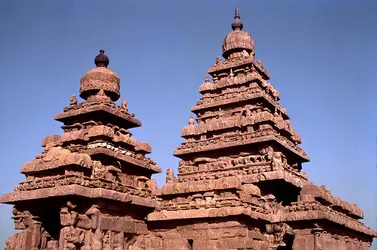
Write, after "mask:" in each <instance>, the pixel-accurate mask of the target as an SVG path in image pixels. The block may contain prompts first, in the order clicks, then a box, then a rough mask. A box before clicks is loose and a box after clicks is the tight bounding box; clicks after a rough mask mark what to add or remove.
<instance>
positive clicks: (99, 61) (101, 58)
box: [94, 49, 110, 68]
mask: <svg viewBox="0 0 377 250" xmlns="http://www.w3.org/2000/svg"><path fill="white" fill-rule="evenodd" d="M94 63H95V65H96V66H97V67H105V68H107V66H108V65H109V63H110V62H109V58H108V57H107V56H105V51H104V50H103V49H101V50H100V51H99V54H98V55H97V56H96V58H94Z"/></svg>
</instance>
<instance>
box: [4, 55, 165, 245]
mask: <svg viewBox="0 0 377 250" xmlns="http://www.w3.org/2000/svg"><path fill="white" fill-rule="evenodd" d="M95 64H96V67H95V68H93V69H91V70H89V71H88V72H87V73H86V74H85V76H84V77H83V78H82V79H81V82H80V96H81V97H82V98H83V99H84V100H85V101H84V102H82V103H78V101H77V98H76V97H75V96H71V99H70V104H69V106H68V107H66V108H64V112H62V113H59V114H57V115H56V116H55V120H57V121H60V122H62V123H64V125H63V126H62V129H63V131H64V133H63V135H62V136H58V135H50V136H47V137H46V138H45V139H44V140H43V142H42V146H43V148H44V152H43V153H42V154H40V155H37V156H36V158H35V160H33V161H31V162H28V163H26V164H25V165H24V166H23V167H22V168H21V173H22V174H24V175H25V176H26V180H25V181H23V182H21V183H20V184H19V185H18V186H16V187H15V190H14V192H13V193H9V194H5V195H3V196H2V197H1V200H0V201H1V202H2V203H8V204H13V205H14V208H13V214H14V217H13V220H14V223H15V228H16V230H22V231H21V232H20V233H16V234H15V235H13V236H12V237H11V238H9V240H8V241H7V243H6V249H9V250H36V249H51V250H52V249H54V250H57V249H59V250H66V249H83V250H89V249H93V250H94V249H117V250H120V249H128V248H127V246H128V245H129V244H130V240H131V241H132V238H133V237H135V236H137V235H139V234H145V233H147V232H148V229H147V225H146V223H145V220H144V218H145V216H146V215H147V214H148V213H149V212H152V211H153V210H154V208H155V206H156V205H157V202H156V199H155V196H154V195H153V193H154V192H155V191H156V188H157V186H156V182H155V180H153V179H151V175H152V174H154V173H159V172H161V169H160V168H159V167H157V166H156V163H155V162H154V161H152V160H150V159H149V158H147V157H146V156H145V155H146V154H148V153H150V152H151V147H150V145H149V144H147V143H144V142H137V141H136V140H135V139H134V138H133V137H132V134H131V133H130V131H129V130H128V129H130V128H134V127H140V126H141V122H140V121H139V120H137V119H135V117H134V114H130V113H129V112H128V107H127V103H126V101H125V100H123V101H122V104H121V105H120V106H119V105H117V104H115V103H114V102H115V101H117V100H118V98H119V97H120V85H119V84H120V80H119V77H118V76H117V75H116V74H115V73H114V72H113V71H112V70H110V69H109V68H108V67H107V66H108V64H109V59H108V57H107V56H106V55H105V54H104V51H103V50H101V51H100V54H99V55H98V56H97V57H96V58H95Z"/></svg>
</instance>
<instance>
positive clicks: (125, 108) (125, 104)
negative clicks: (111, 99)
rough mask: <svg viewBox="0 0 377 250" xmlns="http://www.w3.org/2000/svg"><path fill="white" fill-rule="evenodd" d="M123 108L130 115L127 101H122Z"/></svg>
mask: <svg viewBox="0 0 377 250" xmlns="http://www.w3.org/2000/svg"><path fill="white" fill-rule="evenodd" d="M121 108H122V109H123V110H124V111H125V112H126V113H128V106H127V102H126V100H122V104H121Z"/></svg>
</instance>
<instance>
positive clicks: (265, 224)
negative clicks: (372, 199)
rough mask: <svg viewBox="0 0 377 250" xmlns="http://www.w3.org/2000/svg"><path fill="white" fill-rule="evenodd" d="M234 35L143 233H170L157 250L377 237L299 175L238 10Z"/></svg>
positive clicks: (354, 212) (355, 241)
mask: <svg viewBox="0 0 377 250" xmlns="http://www.w3.org/2000/svg"><path fill="white" fill-rule="evenodd" d="M232 29H233V31H231V32H230V33H229V34H228V35H227V36H226V38H225V40H224V42H223V44H222V56H223V58H224V60H222V59H221V58H220V57H218V58H217V59H216V63H215V65H213V66H212V67H211V68H210V69H209V71H208V74H209V75H210V76H211V77H209V76H207V77H206V78H205V82H204V83H203V84H202V85H201V86H200V88H199V92H200V93H201V94H202V96H201V98H200V100H199V102H197V104H196V105H195V106H194V107H193V108H192V109H191V111H192V112H193V113H194V114H195V115H196V119H194V118H193V116H191V117H190V119H189V124H188V126H186V127H184V128H183V130H182V137H183V138H184V139H185V142H183V143H182V145H181V146H179V147H178V149H177V151H176V152H175V153H174V155H175V156H177V157H179V158H181V161H180V163H179V173H178V178H176V177H175V176H174V173H173V171H172V170H171V169H168V171H167V179H166V182H167V183H166V184H165V185H164V187H163V189H162V191H161V199H162V201H161V204H160V206H159V207H158V210H159V211H156V212H154V213H152V214H150V215H149V216H148V220H149V221H150V225H151V227H152V228H155V230H157V231H159V232H160V234H161V235H162V237H165V238H167V237H170V242H169V243H166V244H167V245H166V246H169V247H170V248H169V247H168V248H165V249H200V250H202V249H211V250H212V249H213V250H215V249H217V250H219V249H224V250H225V249H297V250H298V249H300V250H306V249H308V250H311V249H326V250H329V249H334V250H335V249H337V250H338V249H370V243H371V241H372V238H373V237H375V236H376V233H375V232H374V231H372V230H371V229H369V228H367V227H365V226H364V225H363V224H362V223H361V222H359V221H358V220H357V219H361V218H362V217H363V213H362V212H361V210H360V209H359V208H358V207H357V206H356V205H350V204H348V203H346V202H343V201H341V200H340V199H339V198H335V197H333V196H332V195H331V193H330V191H329V190H328V189H327V188H326V187H324V186H322V187H319V186H316V185H313V184H311V183H310V182H309V181H308V179H307V177H306V174H305V173H303V172H301V169H302V167H301V164H302V163H304V162H308V161H309V158H308V157H307V155H306V153H305V152H304V151H303V150H302V149H301V148H300V147H299V145H300V143H301V138H300V135H299V134H298V133H297V132H295V130H294V129H293V127H292V125H291V123H290V122H289V116H288V114H287V112H286V110H285V109H284V108H283V107H282V106H281V105H280V104H279V103H278V101H279V99H280V96H279V93H278V91H277V90H276V89H274V88H273V87H272V86H271V84H270V83H269V82H268V80H269V78H270V76H269V74H268V73H267V71H266V69H265V68H264V67H263V65H262V63H261V61H259V60H258V61H256V60H255V50H254V40H253V39H252V38H251V37H250V35H249V34H248V33H247V32H245V31H243V23H242V21H241V19H240V15H239V12H238V9H236V12H235V17H234V21H233V23H232ZM211 78H212V81H211ZM173 225H174V226H173ZM167 228H171V229H170V230H167ZM163 232H164V233H163ZM169 244H170V245H169ZM158 249H160V248H158ZM161 249H163V248H161Z"/></svg>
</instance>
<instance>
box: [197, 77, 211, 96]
mask: <svg viewBox="0 0 377 250" xmlns="http://www.w3.org/2000/svg"><path fill="white" fill-rule="evenodd" d="M212 89H213V84H212V83H211V82H210V80H209V77H208V76H206V80H205V82H204V83H203V84H202V85H200V87H199V93H201V94H203V93H205V92H208V91H210V90H212Z"/></svg>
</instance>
